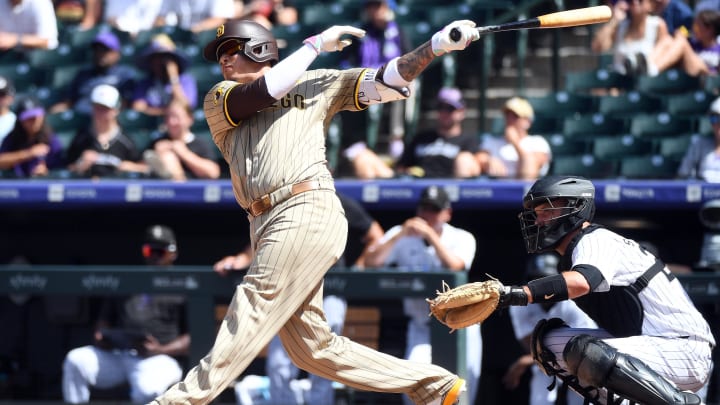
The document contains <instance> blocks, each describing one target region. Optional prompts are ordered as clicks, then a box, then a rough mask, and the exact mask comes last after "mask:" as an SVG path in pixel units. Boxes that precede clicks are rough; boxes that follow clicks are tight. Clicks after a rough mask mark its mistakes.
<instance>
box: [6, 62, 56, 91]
mask: <svg viewBox="0 0 720 405" xmlns="http://www.w3.org/2000/svg"><path fill="white" fill-rule="evenodd" d="M0 76H3V77H7V78H9V79H10V80H12V82H13V84H14V86H15V90H16V91H17V92H18V93H25V92H29V91H34V90H35V89H37V88H39V87H41V86H44V85H45V84H46V83H47V75H46V73H45V71H44V70H42V69H38V68H34V67H32V66H30V64H28V63H26V62H20V63H11V64H2V65H0Z"/></svg>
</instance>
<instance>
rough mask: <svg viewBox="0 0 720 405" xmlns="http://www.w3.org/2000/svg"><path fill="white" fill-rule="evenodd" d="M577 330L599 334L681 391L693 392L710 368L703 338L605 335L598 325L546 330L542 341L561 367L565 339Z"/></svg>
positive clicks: (710, 360)
mask: <svg viewBox="0 0 720 405" xmlns="http://www.w3.org/2000/svg"><path fill="white" fill-rule="evenodd" d="M579 334H586V335H591V336H596V337H599V338H601V339H602V340H603V341H604V342H606V343H607V344H609V345H610V346H612V347H614V348H616V349H617V350H618V351H619V352H621V353H626V354H629V355H631V356H633V357H635V358H636V359H638V360H641V361H642V362H643V363H645V364H647V365H648V367H650V368H652V369H653V370H655V371H656V372H657V373H659V374H660V375H661V376H663V377H664V378H665V379H667V380H668V381H671V382H673V383H674V384H675V385H676V386H677V387H678V388H679V389H680V390H682V391H686V390H689V391H693V392H696V391H698V390H700V389H701V388H703V386H704V385H705V383H706V382H707V380H708V378H709V376H710V371H711V370H712V357H711V349H710V346H709V345H708V344H707V342H700V341H696V340H694V339H682V338H665V337H659V336H631V337H627V338H609V337H608V333H607V332H606V331H604V330H602V329H580V328H558V329H554V330H552V331H549V332H548V334H547V335H546V336H545V340H544V343H545V345H546V347H547V348H548V349H550V350H551V351H552V352H553V353H554V354H555V359H556V360H557V361H558V364H559V365H560V367H561V368H562V369H563V370H567V366H566V364H565V360H564V359H563V355H562V353H563V350H564V349H565V346H566V345H567V342H568V341H569V340H570V339H571V338H572V337H573V336H576V335H579ZM581 383H582V381H581ZM601 393H602V392H601ZM603 398H604V394H603Z"/></svg>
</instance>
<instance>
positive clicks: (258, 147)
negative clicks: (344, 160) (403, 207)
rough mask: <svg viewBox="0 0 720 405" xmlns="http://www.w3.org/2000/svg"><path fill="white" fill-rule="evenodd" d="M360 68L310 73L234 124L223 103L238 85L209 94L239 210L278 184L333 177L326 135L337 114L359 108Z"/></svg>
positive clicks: (209, 114) (208, 108)
mask: <svg viewBox="0 0 720 405" xmlns="http://www.w3.org/2000/svg"><path fill="white" fill-rule="evenodd" d="M363 70H364V69H360V68H357V69H348V70H342V71H340V70H325V69H320V70H311V71H308V72H306V73H304V74H303V75H302V76H301V78H300V80H298V83H297V86H295V87H294V88H293V89H292V90H290V92H289V93H288V94H287V95H285V96H284V97H283V98H282V99H281V100H279V101H277V102H276V103H275V104H274V105H273V106H270V107H268V108H265V109H263V110H261V111H258V113H257V114H255V115H253V116H252V117H250V118H249V119H246V120H244V121H241V122H237V123H234V122H232V120H231V119H230V117H228V116H227V114H226V111H227V110H226V108H225V103H226V96H227V94H228V92H229V91H230V89H232V88H233V87H234V86H237V85H238V83H237V82H234V81H222V82H220V83H218V84H216V85H215V86H214V87H213V88H212V89H211V90H210V91H209V92H208V93H207V95H206V96H205V102H204V110H205V116H206V119H207V121H208V124H209V126H210V131H211V132H212V136H213V140H214V141H215V144H216V145H217V146H218V148H219V149H220V151H221V152H222V155H223V157H224V158H225V160H226V161H227V162H228V165H229V167H230V175H231V178H232V183H233V189H234V190H235V198H236V199H237V201H238V203H239V204H240V205H241V206H242V207H247V206H248V205H250V203H251V202H252V201H253V200H255V199H257V198H259V197H261V196H263V195H265V194H268V193H271V192H273V191H275V190H277V189H278V188H280V187H282V186H285V185H289V184H294V183H297V182H300V181H303V180H307V179H314V178H330V177H331V175H330V172H329V170H328V168H327V164H326V156H325V133H326V132H327V131H326V130H327V127H328V125H329V124H330V120H331V119H332V117H333V116H334V115H335V114H336V113H337V112H339V111H342V110H360V109H362V108H361V106H360V105H359V104H358V101H357V85H358V79H359V78H360V75H361V73H362V72H363Z"/></svg>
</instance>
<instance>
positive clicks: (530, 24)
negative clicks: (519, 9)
mask: <svg viewBox="0 0 720 405" xmlns="http://www.w3.org/2000/svg"><path fill="white" fill-rule="evenodd" d="M611 17H612V10H611V9H610V7H608V6H594V7H584V8H576V9H573V10H565V11H558V12H555V13H550V14H544V15H541V16H539V17H535V18H528V19H526V20H520V21H511V22H507V23H503V24H498V25H487V26H484V27H477V30H478V32H479V33H480V34H485V33H488V32H500V31H512V30H520V29H529V28H563V27H575V26H578V25H587V24H597V23H604V22H607V21H609V20H610V18H611ZM450 39H452V40H453V41H458V40H460V31H458V29H457V28H453V29H452V31H450Z"/></svg>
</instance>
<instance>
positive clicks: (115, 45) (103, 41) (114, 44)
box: [92, 31, 120, 51]
mask: <svg viewBox="0 0 720 405" xmlns="http://www.w3.org/2000/svg"><path fill="white" fill-rule="evenodd" d="M92 44H93V45H94V44H100V45H102V46H105V47H107V48H108V49H112V50H113V51H120V40H119V39H118V37H117V36H116V35H115V34H113V33H112V32H110V31H101V32H99V33H98V34H97V35H96V36H95V39H94V40H93V42H92Z"/></svg>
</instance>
